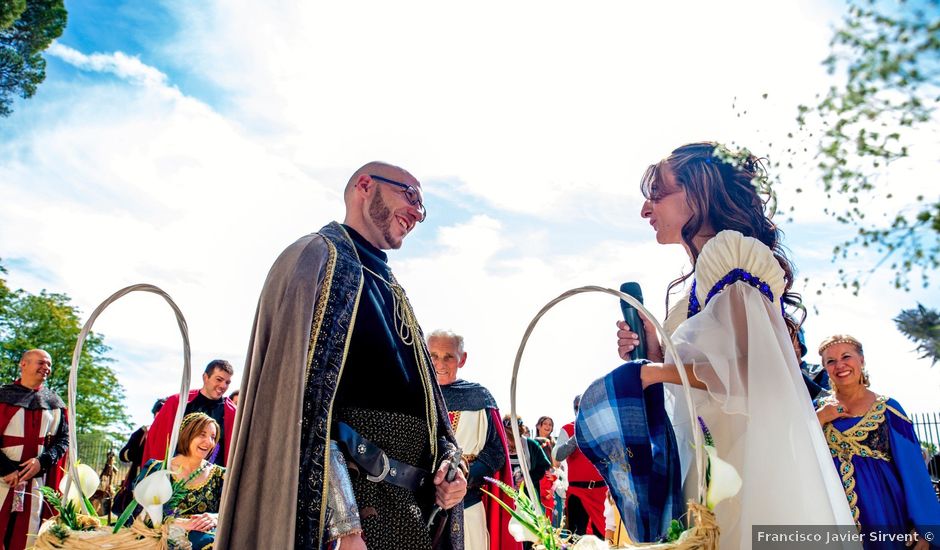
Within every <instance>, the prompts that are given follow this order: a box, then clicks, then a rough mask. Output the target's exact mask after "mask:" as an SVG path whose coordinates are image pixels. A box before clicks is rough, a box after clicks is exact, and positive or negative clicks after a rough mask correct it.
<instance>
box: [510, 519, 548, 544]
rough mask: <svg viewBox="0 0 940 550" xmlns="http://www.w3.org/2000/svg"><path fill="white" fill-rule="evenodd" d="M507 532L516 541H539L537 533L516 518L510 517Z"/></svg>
mask: <svg viewBox="0 0 940 550" xmlns="http://www.w3.org/2000/svg"><path fill="white" fill-rule="evenodd" d="M509 534H510V535H512V538H514V539H516V542H541V541H540V540H539V537H538V535H536V534H535V533H533V532H532V531H530V530H529V528H528V527H526V526H525V525H522V524H521V523H519V521H518V520H517V519H516V518H510V520H509Z"/></svg>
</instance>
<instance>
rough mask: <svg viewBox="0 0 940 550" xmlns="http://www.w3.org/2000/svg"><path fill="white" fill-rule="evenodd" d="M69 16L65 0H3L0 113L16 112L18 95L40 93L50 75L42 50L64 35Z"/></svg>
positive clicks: (0, 3) (0, 4)
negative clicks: (13, 106)
mask: <svg viewBox="0 0 940 550" xmlns="http://www.w3.org/2000/svg"><path fill="white" fill-rule="evenodd" d="M21 7H22V8H24V9H20V8H21ZM66 19H67V12H66V10H65V4H64V3H63V0H27V1H23V0H0V116H9V115H10V113H12V112H13V111H12V107H11V105H12V103H13V98H14V97H17V96H18V97H22V98H23V99H27V98H30V97H32V96H33V94H35V93H36V87H37V86H39V84H40V83H41V82H42V81H43V80H44V79H45V78H46V61H45V59H43V58H42V52H43V50H45V49H46V48H48V47H49V44H51V43H52V41H53V40H55V39H56V38H58V37H59V36H61V35H62V31H63V30H64V29H65V23H66Z"/></svg>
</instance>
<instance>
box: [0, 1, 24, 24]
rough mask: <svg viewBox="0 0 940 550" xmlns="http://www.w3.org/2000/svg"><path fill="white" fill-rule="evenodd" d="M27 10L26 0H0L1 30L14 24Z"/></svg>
mask: <svg viewBox="0 0 940 550" xmlns="http://www.w3.org/2000/svg"><path fill="white" fill-rule="evenodd" d="M25 10H26V0H0V30H3V29H6V28H7V27H9V26H10V25H12V24H13V22H14V21H16V20H17V19H19V18H20V16H21V15H23V12H24V11H25Z"/></svg>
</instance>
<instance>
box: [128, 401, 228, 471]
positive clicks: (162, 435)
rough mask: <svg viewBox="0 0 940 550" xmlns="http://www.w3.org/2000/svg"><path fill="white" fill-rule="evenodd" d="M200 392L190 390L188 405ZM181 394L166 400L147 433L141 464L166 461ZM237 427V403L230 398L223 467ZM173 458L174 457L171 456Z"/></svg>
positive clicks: (225, 426)
mask: <svg viewBox="0 0 940 550" xmlns="http://www.w3.org/2000/svg"><path fill="white" fill-rule="evenodd" d="M198 394H199V390H190V391H189V399H187V400H186V402H187V403H189V402H190V401H192V400H193V399H195V398H196V396H197V395H198ZM179 402H180V396H179V394H175V395H171V396H169V397H167V398H166V403H164V404H163V408H161V409H160V412H158V413H157V416H156V417H155V418H154V419H153V424H152V425H151V426H150V431H148V432H147V442H146V443H145V444H144V459H143V460H142V461H141V464H146V463H147V461H148V460H150V459H151V458H153V459H156V460H164V459H165V458H166V447H167V445H169V444H170V430H172V429H173V421H174V420H176V408H177V407H178V406H179ZM234 426H235V403H233V402H232V400H231V399H229V398H228V397H226V398H225V425H224V426H223V427H222V431H223V432H224V436H225V454H226V456H223V457H222V464H221V465H222V466H225V464H226V462H228V456H227V455H228V453H229V452H230V451H231V449H232V428H233V427H234ZM171 456H172V455H171Z"/></svg>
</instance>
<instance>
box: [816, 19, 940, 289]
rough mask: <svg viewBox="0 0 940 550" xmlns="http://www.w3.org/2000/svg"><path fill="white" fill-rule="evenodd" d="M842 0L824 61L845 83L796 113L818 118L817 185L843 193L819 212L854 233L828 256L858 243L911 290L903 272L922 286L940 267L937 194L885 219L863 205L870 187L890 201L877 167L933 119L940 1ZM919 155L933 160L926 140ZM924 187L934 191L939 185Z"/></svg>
mask: <svg viewBox="0 0 940 550" xmlns="http://www.w3.org/2000/svg"><path fill="white" fill-rule="evenodd" d="M848 3H849V5H848V12H847V15H846V16H845V17H844V20H843V24H842V27H841V28H840V29H838V30H837V31H836V33H835V35H834V37H833V39H832V42H831V47H832V54H831V55H830V56H829V57H828V58H827V59H826V60H825V61H824V64H825V65H826V67H827V68H828V69H829V72H830V73H831V74H835V73H839V74H844V76H845V78H846V82H845V86H844V87H838V86H832V87H830V88H829V91H828V93H826V94H825V95H824V96H823V97H822V98H821V100H820V102H819V103H818V104H817V105H813V106H805V105H803V106H800V107H799V114H798V117H797V122H798V123H799V124H800V126H801V127H803V128H804V129H805V125H806V124H807V117H810V116H815V117H817V118H818V119H819V122H820V123H821V124H822V128H823V131H822V134H821V135H820V136H819V138H818V140H819V141H818V154H817V157H816V158H817V166H818V168H819V169H820V170H821V172H822V182H823V186H824V188H825V190H826V192H827V194H828V197H829V198H832V197H833V195H837V196H841V197H843V198H845V199H846V200H847V205H846V206H844V207H839V206H830V207H827V210H826V211H827V213H828V214H830V215H831V216H833V217H834V218H835V219H836V220H837V221H838V222H840V223H843V224H847V225H850V226H855V227H856V228H857V231H858V232H857V234H856V236H855V237H854V238H852V239H849V240H847V241H845V242H843V243H841V244H839V245H837V246H836V247H835V249H834V250H833V254H834V257H837V258H838V257H842V258H846V257H847V256H848V253H849V251H853V252H857V247H862V248H871V249H874V250H875V251H876V252H877V253H878V254H879V255H880V257H881V259H880V261H879V262H877V264H876V265H875V267H874V268H872V269H875V268H877V267H878V266H880V265H883V264H885V263H886V262H890V263H889V264H888V265H890V267H891V269H892V271H893V272H894V285H895V286H896V287H897V288H903V289H905V290H908V289H909V288H910V277H911V273H912V271H913V272H916V271H919V272H920V274H921V282H922V284H923V286H924V287H927V285H928V282H929V274H930V272H931V271H932V270H936V269H937V268H938V267H940V194H936V195H933V196H924V195H921V196H918V197H917V198H916V201H915V202H914V203H912V204H906V205H903V206H901V207H900V208H899V209H898V212H897V214H895V215H893V217H891V216H889V217H888V218H887V219H872V216H866V214H867V212H866V209H867V208H866V207H865V206H863V205H865V204H867V203H868V202H870V199H871V198H873V197H874V196H875V194H876V193H880V198H879V200H880V201H883V200H890V199H891V198H892V193H891V191H890V190H888V189H886V187H887V182H884V181H879V173H880V172H882V171H883V170H884V168H885V167H886V166H887V165H889V164H890V163H892V162H894V161H897V160H898V159H902V158H905V157H908V156H909V149H910V144H911V141H910V140H911V137H912V136H914V135H915V134H916V133H917V132H918V131H920V130H922V129H923V128H924V127H926V125H928V124H929V123H931V122H934V123H935V122H936V120H935V116H934V115H935V112H936V107H937V103H938V101H940V0H919V1H917V2H909V1H906V0H897V1H896V2H895V3H891V2H875V1H874V0H848ZM811 135H812V134H811ZM928 153H929V154H932V155H935V157H934V158H935V159H938V157H937V156H936V155H937V150H936V148H935V147H931V148H929V150H928ZM925 187H926V186H925ZM930 188H931V189H933V191H931V193H936V189H937V188H938V187H937V186H936V185H932V184H931V185H930ZM882 204H884V202H882ZM892 210H893V208H892ZM841 276H842V281H843V284H844V285H845V286H848V284H851V285H852V286H853V287H854V288H855V290H856V292H857V291H858V288H859V281H858V277H857V274H851V273H848V272H842V273H841Z"/></svg>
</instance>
